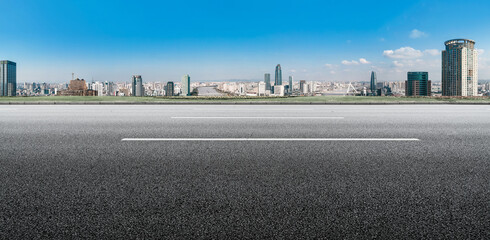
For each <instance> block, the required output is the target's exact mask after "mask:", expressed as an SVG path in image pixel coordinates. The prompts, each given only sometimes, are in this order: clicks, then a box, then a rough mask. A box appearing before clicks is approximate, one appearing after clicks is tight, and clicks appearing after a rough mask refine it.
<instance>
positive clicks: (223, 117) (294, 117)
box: [172, 117, 344, 119]
mask: <svg viewBox="0 0 490 240" xmlns="http://www.w3.org/2000/svg"><path fill="white" fill-rule="evenodd" d="M172 118H173V119H264V118H265V119H344V117H172Z"/></svg>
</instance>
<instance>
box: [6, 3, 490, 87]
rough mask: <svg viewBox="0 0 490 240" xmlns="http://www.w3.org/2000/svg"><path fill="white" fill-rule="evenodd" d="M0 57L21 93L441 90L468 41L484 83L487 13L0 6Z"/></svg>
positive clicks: (422, 6) (322, 6)
mask: <svg viewBox="0 0 490 240" xmlns="http://www.w3.org/2000/svg"><path fill="white" fill-rule="evenodd" d="M0 3H1V5H2V9H3V10H2V12H3V13H2V19H3V20H2V21H0V29H1V38H2V44H0V58H1V59H9V60H12V61H15V62H17V64H18V67H17V68H18V70H17V71H18V73H17V74H18V82H24V81H28V82H33V81H34V82H66V81H68V80H69V79H70V78H71V73H72V72H74V73H75V74H76V75H77V76H79V77H81V78H85V79H89V80H91V79H92V78H94V79H95V80H100V81H105V80H107V81H129V79H130V77H131V75H132V74H141V75H142V76H143V79H144V81H171V80H173V81H176V80H179V79H180V77H181V76H182V75H184V74H190V75H191V79H192V80H195V81H198V80H229V79H249V80H256V79H257V80H258V79H262V78H263V74H264V73H266V72H269V73H272V72H273V71H274V67H275V65H276V64H278V63H280V64H281V65H282V66H283V75H285V78H286V76H287V75H293V76H295V79H296V80H299V79H306V80H326V81H362V80H366V81H367V80H369V76H370V75H369V71H371V70H375V71H377V72H378V78H379V80H381V81H402V80H405V78H406V72H407V71H429V72H430V76H431V78H432V80H434V81H439V80H440V71H441V70H440V51H441V50H442V49H443V47H444V41H446V40H449V39H453V38H470V39H474V40H475V41H476V43H477V48H478V49H480V53H481V54H480V79H490V70H488V68H489V67H490V57H487V55H488V54H490V53H488V52H485V50H486V49H489V50H490V31H488V29H490V28H489V27H490V26H489V25H490V14H489V12H488V9H490V2H488V1H479V0H476V1H472V2H471V3H468V4H461V1H453V0H445V1H439V0H433V1H413V0H412V1H405V0H401V1H400V0H399V1H393V0H391V1H384V0H383V1H348V0H345V1H328V0H323V1H309V0H303V1H265V0H262V1H255V0H249V1H229V0H228V1H225V0H223V1H209V0H208V1H147V0H140V1H125V0H121V1H110V0H106V1H94V0H80V1H78V0H77V1H67V0H65V1H58V0H53V1H50V0H44V1H34V0H0Z"/></svg>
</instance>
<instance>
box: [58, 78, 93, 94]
mask: <svg viewBox="0 0 490 240" xmlns="http://www.w3.org/2000/svg"><path fill="white" fill-rule="evenodd" d="M57 95H59V96H97V91H96V90H91V89H88V88H87V83H86V82H85V80H84V79H79V78H77V79H74V80H70V84H69V85H68V90H62V91H58V93H57Z"/></svg>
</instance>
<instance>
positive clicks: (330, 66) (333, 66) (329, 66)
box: [325, 63, 337, 69]
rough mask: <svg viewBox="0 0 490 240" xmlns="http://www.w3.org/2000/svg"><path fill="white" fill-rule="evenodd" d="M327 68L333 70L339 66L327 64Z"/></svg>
mask: <svg viewBox="0 0 490 240" xmlns="http://www.w3.org/2000/svg"><path fill="white" fill-rule="evenodd" d="M325 67H327V68H330V69H332V68H335V67H337V65H334V64H330V63H327V64H325Z"/></svg>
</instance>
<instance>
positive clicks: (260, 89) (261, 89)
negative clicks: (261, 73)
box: [257, 82, 266, 96]
mask: <svg viewBox="0 0 490 240" xmlns="http://www.w3.org/2000/svg"><path fill="white" fill-rule="evenodd" d="M265 90H266V88H265V82H259V87H258V92H257V96H265Z"/></svg>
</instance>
